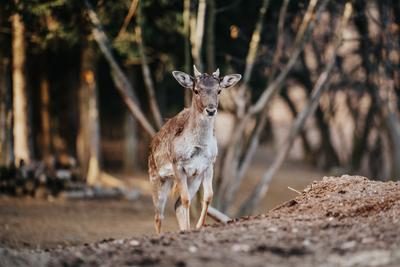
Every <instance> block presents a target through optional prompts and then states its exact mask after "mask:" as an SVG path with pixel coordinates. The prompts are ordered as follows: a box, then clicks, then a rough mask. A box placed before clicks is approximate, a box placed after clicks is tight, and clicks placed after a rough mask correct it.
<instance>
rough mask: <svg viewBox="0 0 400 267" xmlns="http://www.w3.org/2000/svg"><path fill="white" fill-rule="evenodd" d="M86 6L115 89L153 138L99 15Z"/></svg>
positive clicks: (150, 127) (152, 130)
mask: <svg viewBox="0 0 400 267" xmlns="http://www.w3.org/2000/svg"><path fill="white" fill-rule="evenodd" d="M85 5H86V7H87V11H88V17H89V19H90V21H91V22H92V24H93V27H92V34H93V36H94V39H95V40H96V42H97V44H98V45H99V48H100V50H101V52H102V53H103V55H104V57H105V58H106V60H107V62H108V63H109V64H110V67H111V69H112V78H113V81H114V83H115V88H116V89H117V90H118V92H119V93H120V95H121V97H122V99H123V101H124V103H125V104H126V105H127V107H128V109H129V111H130V112H131V113H132V115H133V116H134V117H135V118H136V119H137V120H138V121H139V123H140V125H142V127H143V128H144V129H145V130H146V132H147V133H148V134H149V135H151V136H152V135H154V134H155V130H154V128H153V126H152V125H151V124H150V122H149V121H148V120H147V118H146V117H145V116H144V114H143V112H142V110H141V109H140V107H139V105H138V104H137V103H138V100H137V97H136V95H135V92H134V90H133V87H132V85H131V83H130V82H129V80H128V78H127V77H126V76H125V74H124V73H123V71H122V69H121V67H120V66H119V65H118V63H117V61H116V60H115V58H114V55H113V54H112V51H111V47H110V45H109V43H110V42H109V40H108V37H107V36H106V34H105V33H104V31H103V29H102V27H101V23H100V20H99V18H98V16H97V13H96V12H95V10H94V9H93V7H92V5H91V3H90V2H89V0H85Z"/></svg>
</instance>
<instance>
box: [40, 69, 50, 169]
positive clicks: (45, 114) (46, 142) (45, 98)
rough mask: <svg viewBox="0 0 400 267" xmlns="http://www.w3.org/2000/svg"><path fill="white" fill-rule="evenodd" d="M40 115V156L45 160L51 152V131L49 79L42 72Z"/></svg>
mask: <svg viewBox="0 0 400 267" xmlns="http://www.w3.org/2000/svg"><path fill="white" fill-rule="evenodd" d="M40 102H41V103H40V116H41V122H42V151H43V152H42V156H43V159H44V160H45V161H46V162H47V161H48V160H49V156H50V154H51V133H50V114H49V80H48V79H47V75H46V74H43V77H42V80H41V81H40Z"/></svg>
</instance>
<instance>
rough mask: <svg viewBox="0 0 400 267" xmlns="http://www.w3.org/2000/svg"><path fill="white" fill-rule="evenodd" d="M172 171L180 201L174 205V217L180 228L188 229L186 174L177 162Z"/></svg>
mask: <svg viewBox="0 0 400 267" xmlns="http://www.w3.org/2000/svg"><path fill="white" fill-rule="evenodd" d="M174 173H175V179H176V183H177V186H178V190H179V194H180V202H181V203H178V204H177V205H176V207H175V212H176V218H177V220H178V224H179V228H180V229H181V230H190V212H189V209H190V194H189V188H188V184H187V175H186V173H185V171H184V170H183V167H182V166H180V165H178V164H174Z"/></svg>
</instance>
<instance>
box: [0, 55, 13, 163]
mask: <svg viewBox="0 0 400 267" xmlns="http://www.w3.org/2000/svg"><path fill="white" fill-rule="evenodd" d="M9 64H10V62H9V59H8V58H5V57H4V58H0V166H2V165H3V166H5V165H9V164H10V163H11V157H10V152H11V151H10V150H11V138H10V132H11V115H12V114H11V110H10V106H9V102H10V100H11V92H10V84H9V82H10V81H9V76H8V74H9Z"/></svg>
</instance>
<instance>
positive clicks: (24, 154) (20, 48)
mask: <svg viewBox="0 0 400 267" xmlns="http://www.w3.org/2000/svg"><path fill="white" fill-rule="evenodd" d="M11 24H12V53H13V58H12V59H13V60H12V65H13V72H12V80H13V113H14V125H13V134H14V153H15V163H16V164H19V162H20V161H21V160H24V161H25V163H29V162H30V161H31V152H30V148H29V125H28V123H29V121H28V96H27V89H26V81H25V70H24V68H25V39H24V36H25V26H24V22H23V21H22V16H21V15H20V14H18V13H15V14H14V15H13V16H12V17H11Z"/></svg>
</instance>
